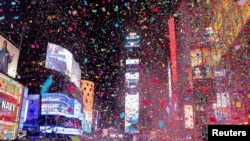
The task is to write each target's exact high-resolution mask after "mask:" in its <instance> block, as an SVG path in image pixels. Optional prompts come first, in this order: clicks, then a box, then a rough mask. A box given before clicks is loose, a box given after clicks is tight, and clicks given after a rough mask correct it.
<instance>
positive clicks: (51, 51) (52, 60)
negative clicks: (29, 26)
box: [45, 43, 73, 76]
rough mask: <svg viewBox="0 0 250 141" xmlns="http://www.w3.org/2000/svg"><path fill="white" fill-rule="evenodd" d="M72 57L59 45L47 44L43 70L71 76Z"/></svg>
mask: <svg viewBox="0 0 250 141" xmlns="http://www.w3.org/2000/svg"><path fill="white" fill-rule="evenodd" d="M72 60H73V55H72V53H71V52H70V51H68V50H67V49H65V48H63V47H61V46H60V45H56V44H52V43H48V45H47V53H46V61H45V68H48V69H52V70H56V71H58V72H61V73H63V74H66V75H68V76H71V70H72Z"/></svg>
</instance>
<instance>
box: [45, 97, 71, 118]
mask: <svg viewBox="0 0 250 141" xmlns="http://www.w3.org/2000/svg"><path fill="white" fill-rule="evenodd" d="M41 98H42V99H41V104H42V105H41V115H64V116H67V117H73V116H74V99H72V98H69V97H68V96H67V95H65V94H61V93H45V94H43V95H42V97H41Z"/></svg>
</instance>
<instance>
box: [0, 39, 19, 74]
mask: <svg viewBox="0 0 250 141" xmlns="http://www.w3.org/2000/svg"><path fill="white" fill-rule="evenodd" d="M4 41H6V42H7V50H8V52H9V54H8V55H6V53H5V56H7V57H9V58H10V60H9V61H8V62H9V63H0V72H1V73H4V74H6V75H8V76H10V77H12V78H15V77H16V70H17V64H18V59H19V53H20V50H19V49H18V48H17V47H16V46H14V45H13V44H12V43H11V42H9V41H8V40H7V39H6V38H4V37H3V36H1V35H0V47H1V48H2V46H3V42H4ZM2 51H3V50H1V51H0V60H1V59H2V60H1V61H0V62H5V61H6V60H8V59H6V57H5V58H3V57H2V56H3V55H1V52H2ZM1 67H2V68H3V69H1Z"/></svg>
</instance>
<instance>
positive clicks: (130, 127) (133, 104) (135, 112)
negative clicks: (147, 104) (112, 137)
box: [125, 92, 139, 133]
mask: <svg viewBox="0 0 250 141" xmlns="http://www.w3.org/2000/svg"><path fill="white" fill-rule="evenodd" d="M138 120H139V93H138V92H137V93H136V94H133V95H132V94H128V93H126V95H125V133H138V132H139V127H138Z"/></svg>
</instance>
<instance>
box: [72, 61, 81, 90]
mask: <svg viewBox="0 0 250 141" xmlns="http://www.w3.org/2000/svg"><path fill="white" fill-rule="evenodd" d="M71 82H73V83H74V84H75V85H76V87H77V88H80V85H81V69H80V66H79V63H77V62H76V61H75V60H74V59H73V61H72V73H71Z"/></svg>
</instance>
